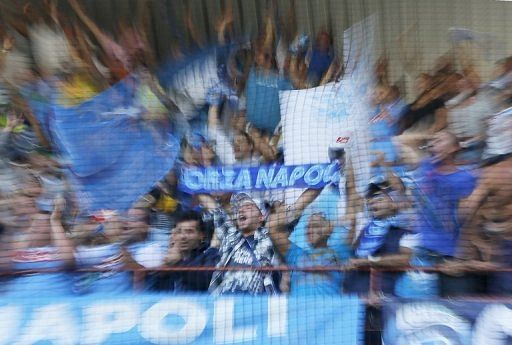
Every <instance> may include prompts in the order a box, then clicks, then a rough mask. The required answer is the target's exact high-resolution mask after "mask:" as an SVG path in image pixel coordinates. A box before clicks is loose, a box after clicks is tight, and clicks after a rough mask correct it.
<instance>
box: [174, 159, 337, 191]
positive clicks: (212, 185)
mask: <svg viewBox="0 0 512 345" xmlns="http://www.w3.org/2000/svg"><path fill="white" fill-rule="evenodd" d="M338 179H339V165H338V164H337V163H331V164H310V165H290V166H287V165H267V166H259V167H243V166H242V167H223V166H220V167H209V168H198V167H187V168H184V169H183V170H182V173H181V178H180V181H179V188H180V190H182V191H183V192H185V193H189V194H194V193H210V192H219V191H233V192H236V191H247V190H253V191H255V190H267V189H284V188H292V187H295V188H314V189H318V188H322V187H323V186H325V185H327V184H329V183H331V182H337V181H338Z"/></svg>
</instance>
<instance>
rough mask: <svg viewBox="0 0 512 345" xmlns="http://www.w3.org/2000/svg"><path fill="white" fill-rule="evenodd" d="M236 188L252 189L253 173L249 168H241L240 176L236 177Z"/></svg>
mask: <svg viewBox="0 0 512 345" xmlns="http://www.w3.org/2000/svg"><path fill="white" fill-rule="evenodd" d="M234 188H235V189H236V190H245V189H251V188H252V186H251V174H250V173H249V169H247V168H243V169H241V170H240V173H239V174H238V177H237V178H236V181H235V185H234Z"/></svg>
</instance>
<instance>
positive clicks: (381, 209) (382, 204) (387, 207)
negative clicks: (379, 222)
mask: <svg viewBox="0 0 512 345" xmlns="http://www.w3.org/2000/svg"><path fill="white" fill-rule="evenodd" d="M368 209H369V210H370V212H371V213H372V214H373V216H374V217H375V218H377V219H381V218H386V217H389V216H391V215H393V214H394V213H395V210H394V209H393V201H392V200H391V198H390V197H389V195H387V194H386V193H384V192H380V193H377V194H375V195H374V196H372V197H371V198H370V199H369V200H368Z"/></svg>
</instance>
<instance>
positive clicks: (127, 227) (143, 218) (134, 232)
mask: <svg viewBox="0 0 512 345" xmlns="http://www.w3.org/2000/svg"><path fill="white" fill-rule="evenodd" d="M121 227H122V232H123V233H122V237H123V238H136V239H143V238H144V237H145V235H146V234H147V232H148V228H149V222H148V214H147V210H144V209H139V208H132V209H130V210H129V211H128V214H127V216H126V217H124V218H122V219H121Z"/></svg>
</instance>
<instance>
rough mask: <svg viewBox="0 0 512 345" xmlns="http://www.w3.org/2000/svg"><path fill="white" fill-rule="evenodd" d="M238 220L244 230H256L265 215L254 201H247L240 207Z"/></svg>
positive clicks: (240, 227) (239, 225) (239, 226)
mask: <svg viewBox="0 0 512 345" xmlns="http://www.w3.org/2000/svg"><path fill="white" fill-rule="evenodd" d="M236 222H237V225H238V228H239V229H240V230H241V231H242V232H246V231H247V232H250V231H254V230H256V229H257V228H259V227H260V226H261V224H262V223H263V215H262V214H261V212H260V210H259V208H258V207H257V206H256V205H255V204H254V203H252V202H246V203H244V204H242V206H240V208H239V209H238V213H237V218H236Z"/></svg>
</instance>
